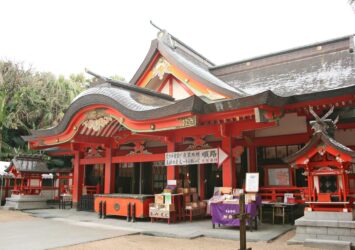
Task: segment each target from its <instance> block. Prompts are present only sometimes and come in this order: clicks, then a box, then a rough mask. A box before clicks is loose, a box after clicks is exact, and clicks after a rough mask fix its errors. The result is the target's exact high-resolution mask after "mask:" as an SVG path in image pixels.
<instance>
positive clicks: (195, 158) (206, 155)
mask: <svg viewBox="0 0 355 250" xmlns="http://www.w3.org/2000/svg"><path fill="white" fill-rule="evenodd" d="M227 158H228V155H227V154H226V153H225V152H224V151H223V150H222V149H220V148H212V149H203V150H192V151H182V152H171V153H165V166H172V165H175V166H181V165H195V164H207V163H218V165H220V164H222V163H223V162H224V160H225V159H227Z"/></svg>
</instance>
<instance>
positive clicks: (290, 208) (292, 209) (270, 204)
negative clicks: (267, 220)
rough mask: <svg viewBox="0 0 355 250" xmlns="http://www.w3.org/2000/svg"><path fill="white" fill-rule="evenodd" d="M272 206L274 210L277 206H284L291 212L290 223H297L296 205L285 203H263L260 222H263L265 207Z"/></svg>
mask: <svg viewBox="0 0 355 250" xmlns="http://www.w3.org/2000/svg"><path fill="white" fill-rule="evenodd" d="M266 206H270V207H272V209H273V210H274V207H275V206H283V207H285V209H286V214H287V211H289V212H290V213H289V221H290V222H291V224H294V223H295V211H294V210H295V208H296V206H297V204H296V203H283V202H265V201H263V202H262V203H261V206H260V222H263V207H266Z"/></svg>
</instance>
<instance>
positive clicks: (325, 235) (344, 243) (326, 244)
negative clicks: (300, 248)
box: [288, 211, 355, 249]
mask: <svg viewBox="0 0 355 250" xmlns="http://www.w3.org/2000/svg"><path fill="white" fill-rule="evenodd" d="M353 219H354V215H353V213H352V212H308V211H305V215H304V216H303V217H301V218H299V219H298V220H296V221H295V225H296V235H295V237H294V238H292V239H290V240H289V241H288V244H304V245H305V246H310V247H318V248H321V249H355V221H354V220H353Z"/></svg>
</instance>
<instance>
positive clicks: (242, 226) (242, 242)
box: [239, 194, 247, 250]
mask: <svg viewBox="0 0 355 250" xmlns="http://www.w3.org/2000/svg"><path fill="white" fill-rule="evenodd" d="M239 203H240V206H239V213H240V231H239V232H240V250H245V249H246V247H247V244H246V226H245V217H244V212H245V195H244V194H241V195H240V197H239Z"/></svg>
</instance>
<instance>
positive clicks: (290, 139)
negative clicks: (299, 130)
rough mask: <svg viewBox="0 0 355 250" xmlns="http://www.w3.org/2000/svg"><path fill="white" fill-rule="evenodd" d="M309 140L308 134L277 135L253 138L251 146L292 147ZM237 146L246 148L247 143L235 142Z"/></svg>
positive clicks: (242, 141)
mask: <svg viewBox="0 0 355 250" xmlns="http://www.w3.org/2000/svg"><path fill="white" fill-rule="evenodd" d="M309 138H310V135H309V134H308V133H304V134H293V135H278V136H266V137H255V138H253V139H252V140H253V144H254V145H255V146H276V145H293V144H304V143H306V142H307V141H308V140H309ZM236 144H237V145H242V146H248V143H247V142H246V141H245V140H244V139H239V140H236Z"/></svg>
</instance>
